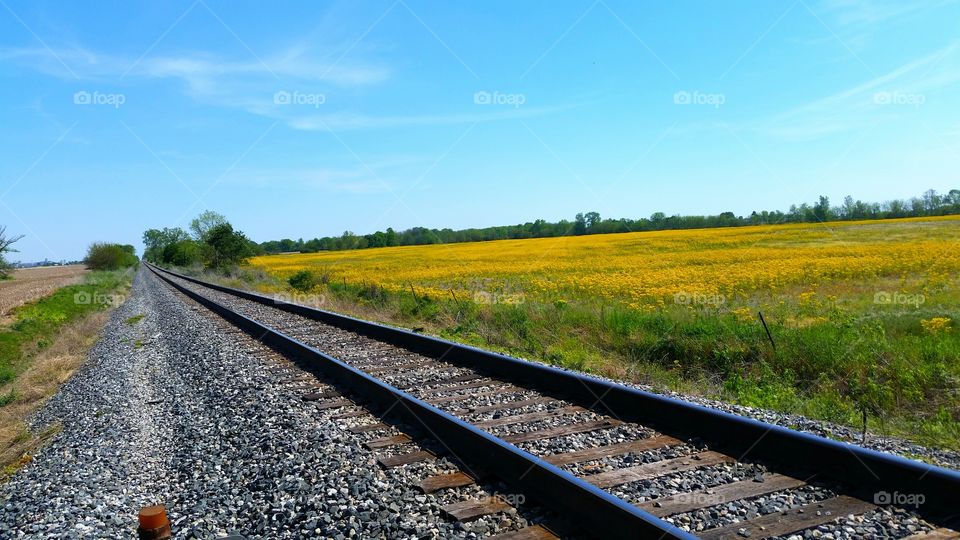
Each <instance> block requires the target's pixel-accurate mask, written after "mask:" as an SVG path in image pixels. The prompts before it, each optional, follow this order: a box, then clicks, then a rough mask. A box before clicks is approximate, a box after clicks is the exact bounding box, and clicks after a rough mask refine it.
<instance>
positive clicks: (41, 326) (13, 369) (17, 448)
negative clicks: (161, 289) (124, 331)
mask: <svg viewBox="0 0 960 540" xmlns="http://www.w3.org/2000/svg"><path fill="white" fill-rule="evenodd" d="M131 277H132V271H129V270H118V271H113V272H89V273H87V274H85V275H84V280H83V283H80V284H77V285H70V286H66V287H62V288H60V289H57V290H56V291H55V292H53V294H51V295H49V296H46V297H44V298H41V299H39V300H36V301H33V302H30V303H28V304H25V305H23V306H20V307H18V308H16V309H14V310H13V312H12V313H11V314H10V317H8V318H9V319H10V322H9V324H5V325H4V326H0V467H2V472H0V481H2V480H5V479H6V478H8V477H9V476H10V474H12V473H13V472H14V471H15V470H16V469H17V468H18V467H19V466H21V465H23V464H24V463H27V462H28V461H29V460H30V459H31V452H32V451H33V450H34V449H35V448H36V447H37V446H38V445H40V444H42V443H43V442H44V441H45V440H46V439H48V438H49V437H50V436H52V435H53V434H54V433H55V432H56V430H57V428H56V427H51V428H49V429H48V430H46V431H44V432H41V433H34V432H32V431H31V430H30V429H29V427H28V426H27V424H26V419H27V418H28V417H29V415H30V414H32V413H33V412H34V411H36V410H37V409H38V408H39V407H40V406H41V405H42V404H43V402H44V401H45V400H46V399H47V398H49V397H50V396H52V395H53V394H54V393H55V392H56V391H57V388H59V386H60V385H61V384H63V383H64V382H65V381H66V380H67V379H68V378H69V377H70V375H71V374H72V373H73V372H74V370H75V369H76V368H77V367H78V366H79V365H80V364H81V363H82V362H83V359H84V357H85V355H86V352H87V350H88V349H89V348H90V347H91V346H92V345H93V343H94V342H95V341H96V339H97V337H98V334H99V332H100V330H101V329H102V328H103V325H104V324H105V323H106V320H107V313H108V311H107V310H108V309H109V308H110V307H112V306H113V305H116V304H117V303H118V301H119V300H121V299H122V298H123V296H124V295H125V294H126V292H127V290H128V288H129V284H130V280H131Z"/></svg>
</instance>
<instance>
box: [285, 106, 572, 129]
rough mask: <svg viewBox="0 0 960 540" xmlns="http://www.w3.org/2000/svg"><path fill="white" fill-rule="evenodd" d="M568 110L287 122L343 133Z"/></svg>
mask: <svg viewBox="0 0 960 540" xmlns="http://www.w3.org/2000/svg"><path fill="white" fill-rule="evenodd" d="M566 108H569V107H567V106H558V107H522V108H511V109H505V110H498V111H491V112H476V113H454V114H435V115H410V116H370V115H359V114H336V113H334V114H317V115H310V116H300V117H294V118H290V119H288V121H287V123H288V125H289V126H290V127H292V128H294V129H300V130H306V131H345V130H354V129H370V128H394V127H403V126H427V125H431V126H433V125H444V124H471V123H476V122H494V121H497V120H511V119H518V118H530V117H533V116H540V115H544V114H549V113H553V112H557V111H560V110H563V109H566Z"/></svg>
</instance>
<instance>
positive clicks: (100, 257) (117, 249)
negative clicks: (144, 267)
mask: <svg viewBox="0 0 960 540" xmlns="http://www.w3.org/2000/svg"><path fill="white" fill-rule="evenodd" d="M138 260H139V259H137V253H136V249H135V248H134V247H133V246H131V245H127V244H108V243H103V242H96V243H93V244H90V247H89V248H88V249H87V256H86V257H85V258H84V259H83V262H84V264H86V265H87V267H88V268H90V269H91V270H119V269H121V268H127V267H130V266H133V265H135V264H137V261H138Z"/></svg>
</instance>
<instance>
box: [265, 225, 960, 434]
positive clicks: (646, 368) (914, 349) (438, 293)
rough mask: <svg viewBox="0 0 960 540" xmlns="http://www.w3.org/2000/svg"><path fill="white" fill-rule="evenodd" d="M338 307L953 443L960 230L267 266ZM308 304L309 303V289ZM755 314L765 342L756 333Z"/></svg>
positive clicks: (845, 229)
mask: <svg viewBox="0 0 960 540" xmlns="http://www.w3.org/2000/svg"><path fill="white" fill-rule="evenodd" d="M250 264H251V265H253V266H254V267H257V268H259V269H262V270H263V271H265V272H267V273H268V274H270V275H271V276H273V277H274V278H275V279H276V280H277V283H281V284H284V283H286V281H287V280H288V279H289V278H290V277H292V276H294V275H295V274H296V273H298V272H301V273H302V272H303V271H308V272H310V274H309V275H308V277H309V278H310V279H309V280H307V283H308V286H307V287H306V288H308V289H309V290H310V291H311V292H313V293H316V294H322V295H323V297H324V298H325V299H326V300H327V302H328V305H327V307H329V308H330V309H335V310H340V311H348V312H352V313H354V314H358V315H361V316H366V317H368V318H376V319H380V320H383V321H385V322H391V323H394V324H403V325H408V326H424V327H426V328H428V331H432V332H435V333H438V334H441V335H444V336H445V337H449V338H452V339H458V340H460V341H466V342H470V343H473V344H478V345H482V346H488V347H493V348H498V349H501V350H505V351H508V352H512V353H515V354H521V355H524V356H526V357H531V358H539V359H542V360H545V361H549V362H554V363H558V364H562V365H566V366H570V367H575V368H579V369H586V370H589V371H594V372H598V373H602V374H606V375H613V376H617V377H621V378H626V379H630V380H635V381H639V382H646V383H650V384H652V385H655V386H666V387H670V388H675V389H683V390H686V391H697V392H701V393H705V394H710V395H714V396H715V397H721V398H724V399H729V400H732V401H737V402H740V403H745V404H749V405H757V406H765V407H772V408H777V409H782V410H790V411H795V412H802V413H805V414H810V415H813V416H817V417H820V418H825V419H828V420H833V421H838V422H845V423H848V424H857V423H859V422H861V421H862V418H863V417H864V416H866V417H867V418H868V423H869V425H870V427H871V428H872V429H874V430H882V431H888V432H895V433H901V434H906V435H909V436H912V437H914V438H917V439H923V440H924V441H925V442H933V443H939V444H943V445H947V446H953V447H956V446H958V445H960V443H958V441H960V428H958V426H960V399H958V398H957V392H956V391H957V390H958V387H960V383H958V381H960V341H958V336H957V334H958V329H957V328H956V326H957V306H958V305H960V304H958V301H960V292H958V284H960V218H958V217H943V218H916V219H901V220H887V221H864V222H832V223H827V224H795V225H773V226H756V227H741V228H726V229H703V230H688V231H660V232H642V233H627V234H608V235H591V236H575V237H560V238H541V239H529V240H504V241H494V242H480V243H464V244H445V245H429V246H410V247H393V248H379V249H365V250H354V251H336V252H322V253H312V254H291V255H273V256H263V257H256V258H254V259H252V260H251V261H250ZM299 288H300V289H301V290H303V289H304V287H299ZM758 312H761V313H763V317H764V319H765V321H766V323H767V326H768V329H769V332H770V334H769V336H768V334H767V330H766V329H764V328H763V326H762V325H761V324H760V322H759V316H758Z"/></svg>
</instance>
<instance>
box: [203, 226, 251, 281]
mask: <svg viewBox="0 0 960 540" xmlns="http://www.w3.org/2000/svg"><path fill="white" fill-rule="evenodd" d="M204 242H205V243H206V245H207V246H209V249H210V253H209V255H210V260H209V261H208V262H207V266H208V267H210V268H216V269H220V270H223V269H227V268H230V267H232V266H236V265H238V264H240V263H242V262H244V261H245V260H246V259H247V258H248V257H251V256H253V253H254V251H253V247H252V246H251V244H252V242H251V241H250V240H248V239H247V237H246V236H244V234H243V233H242V232H240V231H234V230H233V226H232V225H230V224H229V223H224V224H222V225H217V226H215V227H213V228H212V229H210V230H209V231H207V233H206V238H205V239H204Z"/></svg>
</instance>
